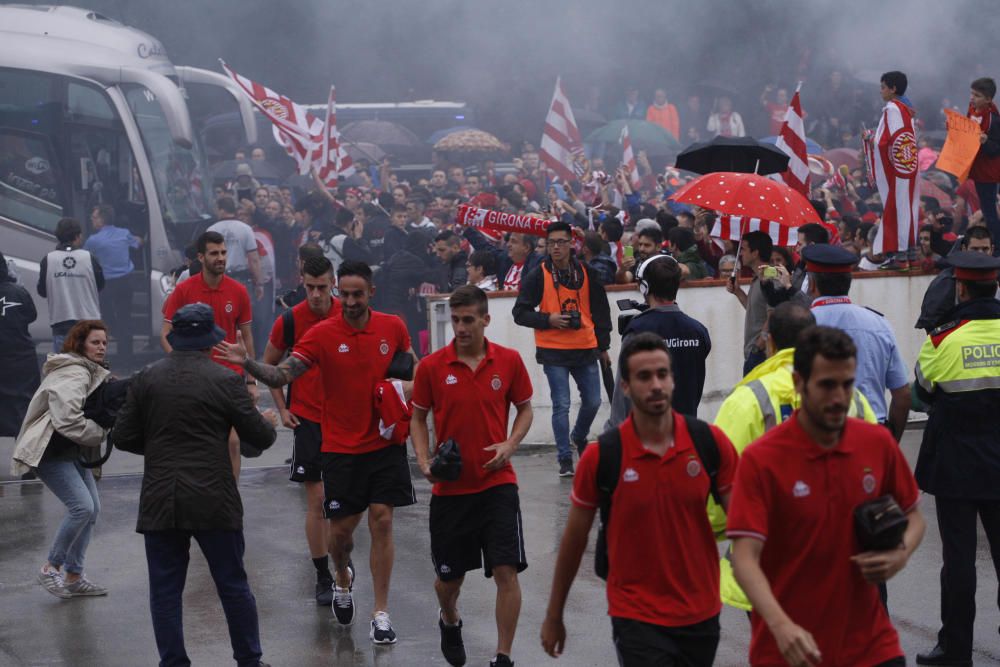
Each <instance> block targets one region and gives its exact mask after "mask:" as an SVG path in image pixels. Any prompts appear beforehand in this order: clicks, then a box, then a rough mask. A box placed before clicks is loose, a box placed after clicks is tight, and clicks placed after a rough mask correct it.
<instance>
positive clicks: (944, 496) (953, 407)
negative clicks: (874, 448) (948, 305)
mask: <svg viewBox="0 0 1000 667" xmlns="http://www.w3.org/2000/svg"><path fill="white" fill-rule="evenodd" d="M948 263H949V264H951V266H953V267H954V268H955V280H956V286H955V292H956V296H957V299H958V305H957V306H955V307H954V308H953V309H952V311H951V312H950V313H949V316H948V318H947V320H948V322H947V323H946V324H943V325H941V326H939V327H938V328H937V329H934V330H933V331H932V332H931V335H930V336H929V337H928V338H927V340H926V341H924V346H923V348H922V349H921V350H920V357H919V359H918V360H917V367H916V383H915V384H916V386H915V390H916V394H917V397H918V398H919V399H920V401H922V402H923V403H925V404H926V405H928V406H930V410H929V413H930V414H929V417H928V420H927V427H926V428H925V429H924V439H923V442H922V443H921V444H920V454H919V456H918V458H917V468H916V478H917V483H918V484H919V486H920V489H921V490H922V491H925V492H927V493H930V494H933V495H934V500H935V506H936V509H937V523H938V530H939V531H940V532H941V544H942V551H943V554H942V560H943V564H942V567H941V630H940V632H938V642H937V645H936V646H935V647H934V648H933V649H932V650H931V651H930V652H929V653H922V654H920V655H918V656H917V664H920V665H972V627H973V620H974V619H975V615H976V516H977V515H978V516H979V518H980V520H981V521H982V523H983V528H984V530H985V531H986V537H987V539H988V540H989V543H990V551H991V553H992V555H993V566H994V567H995V568H996V570H997V572H998V573H1000V411H998V410H997V406H998V405H1000V301H998V300H997V299H996V297H995V294H996V289H997V276H998V273H1000V259H996V258H993V257H990V256H989V255H986V254H984V253H978V252H968V251H965V252H956V253H952V254H951V255H949V256H948Z"/></svg>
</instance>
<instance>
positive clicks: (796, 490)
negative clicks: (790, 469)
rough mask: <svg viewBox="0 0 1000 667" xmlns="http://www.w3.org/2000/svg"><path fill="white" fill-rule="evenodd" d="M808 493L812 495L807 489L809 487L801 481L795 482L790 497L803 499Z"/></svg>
mask: <svg viewBox="0 0 1000 667" xmlns="http://www.w3.org/2000/svg"><path fill="white" fill-rule="evenodd" d="M810 493H812V490H811V489H810V488H809V485H808V484H806V483H805V482H803V481H802V480H801V479H800V480H799V481H797V482H795V486H793V487H792V495H793V496H795V497H796V498H805V497H806V496H808V495H809V494H810Z"/></svg>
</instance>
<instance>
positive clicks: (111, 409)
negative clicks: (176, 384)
mask: <svg viewBox="0 0 1000 667" xmlns="http://www.w3.org/2000/svg"><path fill="white" fill-rule="evenodd" d="M130 384H132V378H125V379H124V380H107V381H106V382H102V383H101V384H100V385H98V387H97V388H96V389H94V391H92V392H91V394H90V396H88V397H87V400H86V401H84V403H83V416H84V417H85V418H87V419H89V420H91V421H95V422H97V423H98V424H99V425H100V426H101V428H108V429H109V428H111V427H112V426H114V425H115V419H116V418H117V417H118V411H119V410H121V408H122V406H123V405H125V397H126V396H127V395H128V388H129V385H130ZM53 445H55V446H56V447H77V446H78V445H77V444H76V443H75V442H73V441H72V440H70V439H69V438H67V437H66V436H64V435H63V434H61V433H59V432H58V431H53V433H52V439H51V440H49V447H52V446H53ZM112 449H113V447H112V446H111V439H110V438H107V439H105V441H104V454H103V455H101V456H100V457H98V458H96V459H94V460H92V461H91V460H88V459H86V458H84V457H83V456H81V457H79V461H80V465H81V466H83V467H84V468H97V467H98V466H102V465H104V464H105V463H107V461H108V459H109V458H111V450H112Z"/></svg>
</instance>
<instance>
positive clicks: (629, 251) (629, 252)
mask: <svg viewBox="0 0 1000 667" xmlns="http://www.w3.org/2000/svg"><path fill="white" fill-rule="evenodd" d="M622 253H623V254H624V255H625V257H635V249H633V248H632V246H630V245H627V246H624V247H623V248H622Z"/></svg>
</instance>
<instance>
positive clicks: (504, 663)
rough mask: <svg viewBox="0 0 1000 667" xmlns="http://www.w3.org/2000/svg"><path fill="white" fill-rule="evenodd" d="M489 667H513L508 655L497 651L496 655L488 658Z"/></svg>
mask: <svg viewBox="0 0 1000 667" xmlns="http://www.w3.org/2000/svg"><path fill="white" fill-rule="evenodd" d="M490 667H514V663H513V662H511V661H510V656H508V655H504V654H503V653H497V657H495V658H493V659H492V660H490Z"/></svg>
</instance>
